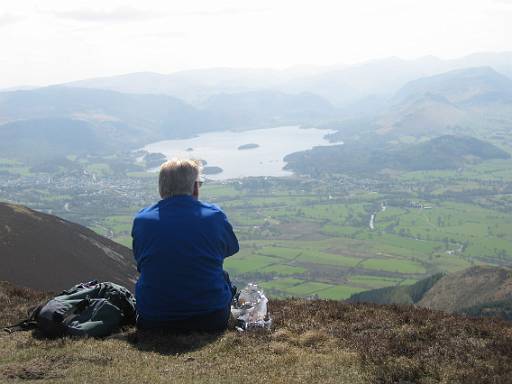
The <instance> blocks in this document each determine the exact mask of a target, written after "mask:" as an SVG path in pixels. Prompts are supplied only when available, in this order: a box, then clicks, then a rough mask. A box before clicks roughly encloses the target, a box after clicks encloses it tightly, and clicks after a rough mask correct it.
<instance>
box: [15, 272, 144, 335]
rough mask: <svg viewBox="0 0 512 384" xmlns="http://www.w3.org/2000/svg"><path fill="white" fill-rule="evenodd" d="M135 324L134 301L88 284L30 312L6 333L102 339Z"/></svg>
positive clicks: (113, 287)
mask: <svg viewBox="0 0 512 384" xmlns="http://www.w3.org/2000/svg"><path fill="white" fill-rule="evenodd" d="M129 324H135V298H134V297H133V295H132V294H131V292H130V291H129V290H128V289H126V288H125V287H123V286H121V285H117V284H114V283H110V282H104V283H98V282H97V281H91V282H89V283H82V284H78V285H75V286H74V287H72V288H70V289H68V290H66V291H63V292H62V293H60V294H59V295H58V296H56V297H54V298H53V299H51V300H50V301H48V302H47V303H45V304H43V305H40V306H39V307H36V308H35V309H33V310H32V311H31V313H30V315H29V318H28V319H26V320H24V321H22V322H21V323H19V324H17V325H14V326H12V327H7V328H5V330H6V331H7V332H14V331H17V330H27V329H34V328H36V329H38V330H39V331H41V333H42V334H43V335H44V336H47V337H57V336H63V335H73V336H92V337H104V336H108V335H110V334H111V333H112V332H114V331H116V330H117V329H118V328H119V327H121V326H123V325H129Z"/></svg>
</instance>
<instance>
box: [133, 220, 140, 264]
mask: <svg viewBox="0 0 512 384" xmlns="http://www.w3.org/2000/svg"><path fill="white" fill-rule="evenodd" d="M136 220H137V218H135V219H134V220H133V225H132V251H133V258H134V259H135V263H136V264H137V272H139V273H140V263H139V262H140V254H141V252H140V249H139V248H138V247H137V245H138V242H137V241H136V235H135V222H136Z"/></svg>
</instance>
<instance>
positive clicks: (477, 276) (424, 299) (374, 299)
mask: <svg viewBox="0 0 512 384" xmlns="http://www.w3.org/2000/svg"><path fill="white" fill-rule="evenodd" d="M349 301H350V302H371V303H378V304H415V305H417V306H420V307H426V308H431V309H436V310H442V311H445V312H455V313H465V314H468V315H471V316H480V317H490V316H493V317H501V318H505V319H508V320H512V269H510V268H499V267H490V266H477V267H472V268H469V269H466V270H463V271H460V272H455V273H450V274H448V275H442V274H438V275H434V276H432V277H429V278H427V279H425V280H421V281H419V282H417V283H416V284H413V285H410V286H398V287H387V288H381V289H375V290H371V291H365V292H360V293H357V294H354V295H352V296H351V297H350V299H349Z"/></svg>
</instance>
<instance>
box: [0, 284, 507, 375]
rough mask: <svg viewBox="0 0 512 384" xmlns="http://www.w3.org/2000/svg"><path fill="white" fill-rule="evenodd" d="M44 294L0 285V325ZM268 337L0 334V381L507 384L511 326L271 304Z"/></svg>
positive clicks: (411, 311)
mask: <svg viewBox="0 0 512 384" xmlns="http://www.w3.org/2000/svg"><path fill="white" fill-rule="evenodd" d="M45 296H47V295H45V294H39V293H35V292H33V291H29V290H25V289H18V288H14V287H13V286H12V285H10V284H7V283H1V284H0V326H4V325H6V324H10V323H13V322H15V321H17V320H19V319H20V318H22V317H23V316H24V315H25V313H26V309H27V308H28V307H30V306H31V305H35V304H36V303H37V302H38V301H40V300H42V299H44V298H45ZM270 313H271V315H272V317H273V318H274V325H273V329H272V331H260V332H247V333H238V332H236V331H234V330H229V331H227V332H224V333H222V334H218V335H204V334H192V335H187V336H171V335H163V334H154V333H153V334H147V333H146V334H144V333H137V332H136V330H135V329H134V328H129V329H126V330H124V331H123V332H122V333H120V334H117V335H114V336H112V337H109V338H106V339H103V340H95V339H80V340H79V339H71V338H63V339H56V340H45V339H41V338H38V337H37V335H36V334H35V335H33V334H31V333H30V332H19V333H15V334H12V335H8V334H7V333H2V334H0V381H1V382H6V383H11V382H12V383H15V382H30V381H37V382H39V383H67V382H73V383H77V382H83V383H88V382H96V383H102V382H109V383H141V382H151V383H168V382H180V383H231V382H233V383H240V382H252V383H260V382H266V383H288V382H294V383H297V382H299V383H302V382H303V383H398V382H402V383H406V382H414V383H438V382H440V383H507V382H510V381H509V380H510V377H512V324H510V323H504V322H500V321H497V320H490V319H485V320H484V319H480V320H477V319H469V318H464V317H460V316H453V315H447V314H444V313H441V312H435V311H430V310H426V309H416V308H413V307H399V306H376V305H366V304H359V305H353V304H344V303H340V302H336V301H327V300H311V301H307V300H293V299H291V300H273V301H271V302H270Z"/></svg>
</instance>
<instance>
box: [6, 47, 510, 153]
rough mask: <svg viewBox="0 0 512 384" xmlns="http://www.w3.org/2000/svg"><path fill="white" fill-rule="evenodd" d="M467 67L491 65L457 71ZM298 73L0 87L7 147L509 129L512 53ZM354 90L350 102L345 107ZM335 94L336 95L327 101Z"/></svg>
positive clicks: (93, 148) (68, 149) (62, 148)
mask: <svg viewBox="0 0 512 384" xmlns="http://www.w3.org/2000/svg"><path fill="white" fill-rule="evenodd" d="M468 63H470V64H479V63H484V64H485V66H480V67H469V68H462V69H461V68H459V67H460V66H463V65H465V64H468ZM454 67H455V68H458V69H453V70H450V71H447V72H442V71H443V70H445V69H447V68H448V69H450V68H454ZM498 70H500V71H502V72H498ZM292 72H293V73H292ZM292 72H287V71H277V72H276V71H268V70H247V71H243V70H240V71H239V70H230V69H223V70H214V69H212V70H204V71H189V72H183V73H181V72H180V73H176V74H171V75H158V74H149V75H148V74H130V75H125V76H120V77H113V78H102V79H93V80H84V81H78V82H74V83H70V84H63V85H62V84H61V85H54V86H49V87H43V88H36V89H26V90H17V91H9V92H0V151H2V153H4V154H6V156H8V157H22V158H24V159H27V158H29V159H30V158H32V159H33V158H36V159H41V158H48V157H50V158H51V157H56V156H64V155H67V154H83V153H107V152H112V151H120V150H123V151H124V150H132V149H137V148H140V147H142V146H143V145H145V144H148V143H150V142H154V141H159V140H164V139H174V138H184V137H191V136H194V135H197V134H200V133H204V132H210V131H224V130H246V129H254V128H265V127H272V126H279V125H304V126H316V127H324V128H331V129H335V130H336V131H338V132H337V133H334V134H331V135H330V138H331V139H332V140H343V141H344V142H345V143H346V144H347V146H348V145H350V144H351V142H352V141H353V139H354V138H359V139H362V140H363V141H368V140H370V139H371V140H374V138H375V137H376V138H379V137H381V138H382V140H383V141H384V142H389V141H392V140H395V139H397V138H400V137H401V136H412V137H415V138H418V139H420V138H425V137H426V138H432V137H436V136H439V135H443V134H457V135H469V136H477V137H479V138H485V137H486V136H489V135H488V134H490V133H491V127H492V129H493V130H494V131H497V130H500V129H505V128H506V127H507V126H508V125H509V124H511V123H512V108H510V105H511V103H512V79H511V78H510V77H508V76H507V74H508V75H510V74H512V53H503V54H482V55H476V56H471V57H469V58H465V59H461V60H456V61H442V60H438V59H434V58H424V59H421V60H416V61H404V60H399V59H388V60H381V61H374V62H371V63H366V64H364V65H360V66H352V67H347V68H338V67H337V68H331V69H323V70H320V69H317V70H310V71H306V70H294V71H292ZM394 73H396V74H400V76H398V75H397V76H394V75H393V74H394ZM422 75H427V76H423V77H421V76H422ZM148 76H149V77H148ZM358 79H359V80H358ZM372 79H375V82H373V81H370V80H372ZM379 79H380V80H379ZM146 80H147V81H146ZM349 80H350V81H349ZM363 80H364V81H363ZM377 80H379V81H377ZM365 81H367V82H369V83H372V84H373V83H374V87H370V85H369V83H365ZM278 83H279V84H280V86H277V85H276V84H278ZM285 83H286V84H287V85H286V86H284V85H283V84H285ZM292 83H293V84H292ZM345 83H347V84H349V83H350V84H349V85H348V86H347V87H348V88H347V87H345V86H344V84H345ZM391 83H393V84H391ZM152 84H153V85H154V87H156V86H157V85H158V86H159V87H161V89H160V88H158V89H154V88H152V86H153V85H152ZM379 84H380V85H379ZM145 87H146V88H145ZM166 87H167V88H166ZM169 87H171V88H172V87H177V88H180V87H182V88H183V89H188V90H189V91H190V92H195V91H194V89H196V88H197V89H199V90H197V92H198V93H197V94H196V95H195V96H194V97H192V98H195V99H197V100H196V101H194V102H192V103H191V101H190V99H191V98H190V97H188V96H187V97H185V96H182V95H180V92H174V91H173V92H171V91H169V89H170V88H169ZM168 88H169V89H168ZM356 88H357V89H356ZM377 88H378V89H377ZM173 89H174V88H173ZM180 89H181V88H180ZM205 89H207V90H205ZM347 89H348V90H349V91H348V93H349V94H350V95H351V96H350V97H349V99H350V100H348V99H347V100H346V102H343V103H340V102H338V101H337V98H339V97H341V96H340V95H341V94H344V92H345V91H347ZM121 91H122V92H121ZM331 91H332V92H339V93H338V94H336V95H335V96H332V95H331V96H330V95H328V94H326V92H331ZM134 92H138V93H134ZM372 92H373V93H372ZM178 97H182V99H180V98H178ZM199 99H200V101H198V100H199ZM482 127H483V131H482V129H481V128H482ZM479 129H480V130H479Z"/></svg>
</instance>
